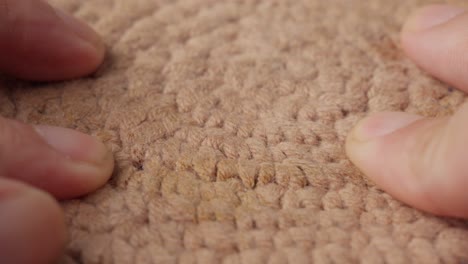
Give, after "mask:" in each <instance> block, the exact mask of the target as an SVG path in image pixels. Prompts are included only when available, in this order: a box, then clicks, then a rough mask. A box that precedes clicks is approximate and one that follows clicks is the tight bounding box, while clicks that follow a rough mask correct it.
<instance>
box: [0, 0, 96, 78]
mask: <svg viewBox="0 0 468 264" xmlns="http://www.w3.org/2000/svg"><path fill="white" fill-rule="evenodd" d="M5 1H6V2H7V3H5V5H8V12H7V14H6V15H4V16H0V56H1V57H2V60H1V61H0V70H1V71H2V72H4V73H6V74H9V75H12V76H15V77H18V78H22V79H26V80H32V81H57V80H67V79H73V78H77V77H82V76H85V75H88V74H90V73H92V72H94V71H95V70H97V68H98V67H99V66H100V65H101V63H102V62H103V60H104V56H105V45H104V44H103V41H102V39H101V38H100V37H99V35H98V34H97V33H96V32H95V31H94V30H93V29H92V28H91V27H90V26H88V25H86V24H85V23H83V22H82V21H80V20H78V19H76V18H74V17H73V16H71V15H69V14H67V13H65V12H63V11H60V10H55V9H54V8H52V7H51V6H50V5H49V4H47V3H46V2H44V1H42V0H24V1H16V0H15V1H13V0H5ZM0 11H1V10H0Z"/></svg>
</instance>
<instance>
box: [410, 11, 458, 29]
mask: <svg viewBox="0 0 468 264" xmlns="http://www.w3.org/2000/svg"><path fill="white" fill-rule="evenodd" d="M463 12H465V9H463V8H460V7H456V6H450V5H433V6H429V7H426V8H423V9H421V10H420V11H418V12H416V13H415V14H414V15H412V16H411V17H410V18H409V19H408V21H407V22H406V24H405V26H404V28H403V31H406V32H417V31H423V30H427V29H430V28H433V27H435V26H437V25H441V24H443V23H445V22H448V21H449V20H451V19H453V18H455V17H457V16H458V15H460V14H462V13H463Z"/></svg>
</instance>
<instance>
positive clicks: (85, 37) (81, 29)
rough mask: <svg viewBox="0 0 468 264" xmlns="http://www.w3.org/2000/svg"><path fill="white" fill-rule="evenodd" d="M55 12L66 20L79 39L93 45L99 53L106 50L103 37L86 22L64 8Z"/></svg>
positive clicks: (65, 22) (66, 24)
mask: <svg viewBox="0 0 468 264" xmlns="http://www.w3.org/2000/svg"><path fill="white" fill-rule="evenodd" d="M55 12H56V14H57V16H58V17H59V18H60V19H61V20H62V21H63V22H64V24H65V26H66V27H68V29H69V30H70V31H71V32H73V33H75V35H76V36H77V37H78V38H79V39H81V40H82V41H84V42H85V43H87V44H89V45H91V46H92V47H93V48H95V49H96V51H97V52H98V53H101V52H102V51H103V50H104V44H103V42H102V39H101V37H99V35H98V34H97V33H96V31H94V30H93V29H92V28H91V27H89V26H88V25H87V24H86V23H84V22H82V21H80V20H79V19H77V18H75V17H74V16H72V15H70V14H68V13H66V12H65V11H63V10H60V9H56V10H55Z"/></svg>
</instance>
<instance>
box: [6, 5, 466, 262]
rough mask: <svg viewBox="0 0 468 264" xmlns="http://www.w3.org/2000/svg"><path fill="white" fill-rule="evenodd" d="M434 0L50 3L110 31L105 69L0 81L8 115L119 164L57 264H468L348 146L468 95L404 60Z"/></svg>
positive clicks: (75, 219)
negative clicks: (74, 76)
mask: <svg viewBox="0 0 468 264" xmlns="http://www.w3.org/2000/svg"><path fill="white" fill-rule="evenodd" d="M433 2H437V1H418V0H410V1H407V0H394V1H387V0H375V1H361V0H327V1H325V0H289V1H284V0H268V1H261V0H243V1H220V0H179V1H175V0H132V1H129V0H87V1H80V0H54V1H51V3H52V4H54V5H55V6H57V7H61V8H64V9H65V10H68V11H70V12H71V13H74V14H75V15H76V16H78V17H80V18H82V19H84V20H85V21H87V22H89V23H90V24H91V25H93V27H94V28H95V29H96V30H97V31H98V32H99V33H100V34H102V36H103V38H104V40H105V42H106V43H107V46H108V49H109V52H108V55H107V58H106V61H105V63H104V65H103V66H102V68H101V69H100V70H99V71H98V72H97V73H96V74H95V75H94V76H92V77H89V78H84V79H80V80H75V81H71V82H66V83H53V84H40V85H37V84H36V85H32V84H27V83H22V82H17V81H4V82H3V83H2V84H1V85H2V86H3V89H1V90H0V95H1V96H0V113H1V114H3V115H5V116H8V117H12V118H17V119H20V120H23V121H26V122H30V123H34V124H35V123H41V124H50V125H59V126H65V127H70V128H75V129H78V130H80V131H83V132H87V133H90V134H93V135H95V136H97V137H99V138H100V139H101V140H103V141H104V142H105V144H106V145H107V146H108V147H109V148H110V149H111V150H112V151H113V152H114V153H115V158H116V161H117V165H116V172H115V174H114V176H113V178H112V180H111V181H110V182H109V183H108V184H107V185H106V186H105V187H103V188H102V189H101V190H99V191H97V192H96V193H94V194H92V195H90V196H87V197H84V198H82V199H78V200H74V201H67V202H64V203H63V206H64V209H65V212H66V220H67V223H68V225H69V229H70V242H69V244H68V246H67V249H66V255H65V256H64V257H63V261H62V263H64V264H72V263H73V264H79V263H82V264H94V263H104V264H107V263H109V264H110V263H115V264H126V263H138V264H140V263H142V264H146V263H148V264H149V263H183V264H185V263H186V264H189V263H200V264H204V263H208V264H209V263H223V264H237V263H239V264H240V263H271V264H276V263H294V264H301V263H395V264H396V263H425V264H431V263H462V262H463V261H468V250H467V249H468V230H467V222H465V221H462V220H455V219H444V218H438V217H435V216H431V215H428V214H425V213H422V212H419V211H417V210H414V209H412V208H410V207H408V206H405V205H403V204H401V203H399V202H397V201H396V200H394V199H392V198H391V197H390V196H389V195H387V194H385V193H384V192H382V191H380V190H379V189H378V188H376V187H375V186H374V185H373V184H372V183H371V182H370V181H369V180H367V179H366V178H365V177H364V175H362V174H361V173H360V172H359V171H358V170H357V169H356V168H355V167H354V166H353V165H352V164H351V163H350V161H349V160H348V159H347V158H346V155H345V152H344V148H343V146H344V140H345V137H346V135H347V133H348V132H349V131H350V129H351V128H352V126H353V125H354V124H356V122H357V121H358V120H359V119H361V118H362V117H364V116H365V115H367V114H368V113H372V112H377V111H382V110H396V111H407V112H411V113H417V114H422V115H425V116H438V115H448V114H451V113H452V112H453V111H454V110H455V109H457V107H458V106H459V105H460V104H461V103H463V101H464V100H465V97H464V95H463V94H462V93H461V92H458V91H456V90H454V89H449V88H448V87H447V86H446V85H444V84H442V83H440V82H438V81H436V80H434V79H432V78H431V77H429V76H428V75H426V74H424V73H423V72H422V71H421V70H419V69H418V68H417V67H416V66H415V65H414V64H413V63H412V62H410V61H409V60H408V59H407V58H406V57H405V56H404V55H403V53H402V52H401V51H400V49H399V39H398V33H399V29H400V27H401V25H402V23H403V21H404V19H405V18H406V16H407V15H408V14H409V13H410V12H411V11H413V10H414V9H415V8H417V7H419V6H421V5H423V4H428V3H433ZM439 2H441V1H439ZM462 2H463V1H458V3H462ZM452 3H454V1H452ZM382 158H385V157H384V156H383V157H382Z"/></svg>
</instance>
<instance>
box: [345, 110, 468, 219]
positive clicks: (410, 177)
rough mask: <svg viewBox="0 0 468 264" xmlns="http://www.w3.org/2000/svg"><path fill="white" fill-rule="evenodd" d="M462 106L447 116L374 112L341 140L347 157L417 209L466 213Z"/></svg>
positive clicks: (466, 128) (466, 138)
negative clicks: (430, 116)
mask: <svg viewBox="0 0 468 264" xmlns="http://www.w3.org/2000/svg"><path fill="white" fill-rule="evenodd" d="M466 120H468V105H463V106H462V107H461V108H460V109H459V110H458V112H457V113H456V114H455V115H454V116H452V117H445V118H422V117H420V116H415V115H410V114H405V113H396V112H393V113H380V114H376V115H373V116H370V117H368V118H365V119H364V120H362V121H361V122H360V123H359V124H358V125H357V126H356V127H355V128H354V130H353V131H352V132H351V133H350V135H349V136H348V139H347V143H346V151H347V153H348V156H349V158H350V159H351V160H352V161H353V163H354V164H356V165H357V167H359V168H360V169H361V170H362V171H363V172H364V173H365V174H366V175H367V176H368V177H370V178H371V179H372V180H373V181H374V182H375V183H376V184H377V185H378V186H380V187H381V188H382V189H384V190H385V191H387V192H388V193H390V194H391V195H393V196H394V197H396V198H397V199H400V200H401V201H403V202H406V203H408V204H410V205H412V206H415V207H417V208H419V209H422V210H425V211H428V212H432V213H435V214H440V215H448V216H457V217H468V203H467V201H468V192H467V191H466V186H468V162H467V158H466V149H467V143H468V122H466Z"/></svg>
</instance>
